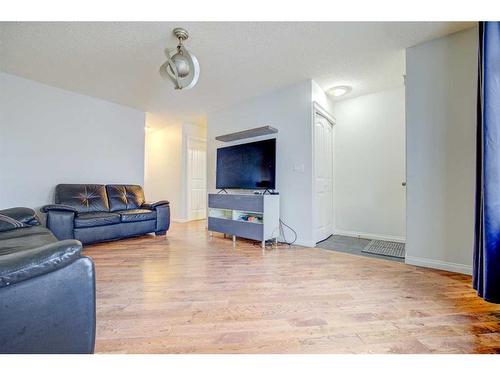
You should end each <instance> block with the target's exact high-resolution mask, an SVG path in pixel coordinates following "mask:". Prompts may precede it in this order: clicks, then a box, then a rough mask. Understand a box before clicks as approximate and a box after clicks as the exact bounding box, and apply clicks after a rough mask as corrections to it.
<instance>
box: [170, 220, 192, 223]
mask: <svg viewBox="0 0 500 375" xmlns="http://www.w3.org/2000/svg"><path fill="white" fill-rule="evenodd" d="M172 221H173V222H174V223H187V222H188V221H189V220H188V219H172Z"/></svg>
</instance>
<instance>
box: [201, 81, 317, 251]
mask: <svg viewBox="0 0 500 375" xmlns="http://www.w3.org/2000/svg"><path fill="white" fill-rule="evenodd" d="M311 111H312V84H311V81H310V80H308V81H303V82H300V83H297V84H295V85H291V86H288V87H284V88H282V89H279V90H277V91H273V92H270V93H267V94H264V95H262V96H259V97H257V98H254V99H250V100H247V101H244V102H242V103H240V104H239V105H236V106H233V107H231V108H227V109H224V110H220V111H217V112H213V113H209V114H208V128H207V131H208V134H207V143H208V149H207V150H208V155H207V159H208V171H207V172H208V176H207V178H208V190H209V192H210V191H212V192H213V191H215V165H216V149H217V147H223V146H229V145H233V144H237V143H244V142H248V141H249V140H248V139H247V140H242V141H240V142H229V143H223V142H218V141H216V140H215V137H216V136H218V135H222V134H227V133H232V132H236V131H241V130H245V129H250V128H255V127H258V126H263V125H270V126H273V127H275V128H277V129H278V131H279V132H278V134H277V136H276V138H277V150H276V159H277V160H276V187H277V189H278V190H279V192H280V203H281V207H280V209H281V217H282V219H283V220H284V221H285V222H286V223H287V224H288V225H290V226H291V227H292V228H294V229H295V230H296V231H297V234H298V240H297V243H299V244H303V245H309V246H310V245H313V244H314V240H313V234H312V207H311V202H312V199H311V197H312V170H311V166H312V138H311V114H312V112H311ZM265 138H270V137H257V138H253V139H252V140H259V139H265ZM288 236H289V237H288V238H287V240H290V239H291V238H292V236H291V235H290V234H288Z"/></svg>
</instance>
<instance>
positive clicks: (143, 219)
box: [41, 184, 170, 244]
mask: <svg viewBox="0 0 500 375" xmlns="http://www.w3.org/2000/svg"><path fill="white" fill-rule="evenodd" d="M55 202H56V204H49V205H46V206H44V207H42V209H41V211H42V212H44V213H47V227H48V228H49V229H50V230H51V231H52V232H53V233H54V234H55V236H56V237H57V238H58V239H60V240H64V239H69V238H74V239H77V240H79V241H81V242H82V243H84V244H89V243H94V242H101V241H109V240H116V239H120V238H124V237H131V236H138V235H142V234H146V233H152V232H154V233H155V234H156V235H164V234H166V232H167V230H168V228H169V227H170V206H169V202H168V201H159V202H155V203H146V202H145V199H144V191H143V190H142V187H140V186H139V185H82V184H61V185H57V186H56V191H55Z"/></svg>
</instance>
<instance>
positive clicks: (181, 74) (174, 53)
mask: <svg viewBox="0 0 500 375" xmlns="http://www.w3.org/2000/svg"><path fill="white" fill-rule="evenodd" d="M174 35H175V36H176V37H177V39H179V44H178V45H177V48H172V49H168V48H167V49H165V55H166V56H167V61H166V62H165V63H164V64H163V65H162V66H161V67H160V75H161V76H162V77H163V78H164V79H165V80H169V81H172V82H173V83H174V85H175V89H176V90H182V89H191V88H193V87H194V86H195V85H196V83H197V82H198V78H199V77H200V64H199V63H198V59H197V58H196V56H195V55H193V54H192V53H191V52H189V51H188V50H187V49H186V47H184V45H183V44H182V43H183V42H184V41H185V40H187V38H188V37H189V34H188V32H187V31H186V30H185V29H182V28H180V27H178V28H175V29H174Z"/></svg>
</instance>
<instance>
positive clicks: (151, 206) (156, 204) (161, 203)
mask: <svg viewBox="0 0 500 375" xmlns="http://www.w3.org/2000/svg"><path fill="white" fill-rule="evenodd" d="M169 204H170V202H169V201H158V202H147V203H143V204H142V206H141V208H145V209H147V210H155V209H156V207H159V206H168V205H169Z"/></svg>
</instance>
